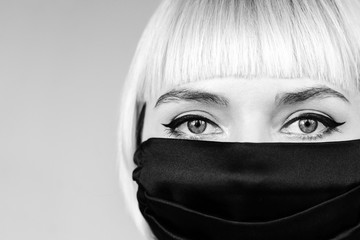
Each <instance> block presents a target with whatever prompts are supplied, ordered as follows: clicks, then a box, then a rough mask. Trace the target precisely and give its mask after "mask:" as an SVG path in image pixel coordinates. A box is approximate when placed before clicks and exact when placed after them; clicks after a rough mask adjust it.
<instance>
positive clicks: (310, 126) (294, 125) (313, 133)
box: [281, 112, 345, 140]
mask: <svg viewBox="0 0 360 240" xmlns="http://www.w3.org/2000/svg"><path fill="white" fill-rule="evenodd" d="M298 114H299V113H297V115H298ZM344 123H345V122H342V123H339V122H336V121H335V120H334V119H332V118H331V117H330V116H326V115H324V114H320V113H312V112H311V113H309V112H308V113H303V114H300V115H298V116H296V117H294V118H292V119H291V120H289V121H288V122H286V123H285V124H284V126H283V127H282V128H281V132H282V133H285V134H288V135H292V136H295V137H300V138H301V139H303V140H316V139H319V138H322V137H324V136H325V135H329V134H331V133H332V132H334V131H337V130H338V127H339V126H341V125H343V124H344Z"/></svg>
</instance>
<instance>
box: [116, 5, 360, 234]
mask: <svg viewBox="0 0 360 240" xmlns="http://www.w3.org/2000/svg"><path fill="white" fill-rule="evenodd" d="M359 13H360V1H359V0H164V1H163V2H162V3H161V5H160V6H159V8H158V9H157V11H156V12H155V14H154V15H153V17H152V18H151V20H150V22H149V24H148V26H147V27H146V29H145V31H144V33H143V35H142V37H141V39H140V42H139V44H138V47H137V50H136V53H135V56H134V58H133V61H132V64H131V67H130V70H129V73H128V76H127V79H126V81H125V84H124V87H123V93H122V100H121V108H120V124H119V176H120V183H121V187H122V189H123V192H124V196H125V199H126V203H127V206H128V208H129V210H130V212H131V215H132V216H133V217H134V219H135V222H136V224H137V226H138V227H139V229H140V230H141V231H142V232H143V233H144V234H146V235H148V234H151V233H150V231H149V229H148V227H147V224H146V222H145V220H144V219H143V217H142V215H141V214H140V211H139V210H138V203H137V200H136V190H137V185H136V183H134V182H133V181H132V177H131V173H132V171H133V170H134V168H135V164H134V162H133V154H134V151H135V148H136V139H135V132H136V122H137V118H138V115H139V108H140V107H141V105H142V104H143V103H144V102H147V101H149V99H153V98H154V97H156V95H157V94H159V92H160V91H161V90H162V89H164V88H165V87H169V86H175V85H178V84H183V83H187V82H191V81H197V80H203V79H210V78H214V77H230V76H231V77H239V78H256V77H272V78H289V79H291V78H312V79H319V80H325V81H328V82H330V83H332V84H335V85H338V86H340V87H342V88H344V89H349V88H351V89H359V81H358V79H359V64H360V18H359V17H358V14H359Z"/></svg>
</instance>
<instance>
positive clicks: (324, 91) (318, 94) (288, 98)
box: [275, 86, 350, 106]
mask: <svg viewBox="0 0 360 240" xmlns="http://www.w3.org/2000/svg"><path fill="white" fill-rule="evenodd" d="M329 97H335V98H339V99H341V100H343V101H344V102H346V103H349V102H350V101H349V100H348V99H347V98H346V97H345V96H344V95H343V94H341V93H339V92H338V91H335V90H334V89H331V88H329V87H326V86H319V87H310V88H306V89H303V90H300V91H296V92H286V93H279V94H277V95H276V97H275V102H276V103H277V105H278V106H279V105H290V104H296V103H301V102H305V101H308V100H312V99H314V98H316V99H324V98H329Z"/></svg>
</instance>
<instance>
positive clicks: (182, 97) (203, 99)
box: [155, 89, 229, 108]
mask: <svg viewBox="0 0 360 240" xmlns="http://www.w3.org/2000/svg"><path fill="white" fill-rule="evenodd" d="M178 101H188V102H199V103H203V104H216V105H219V106H223V107H227V106H228V105H229V100H228V99H227V98H225V97H223V96H220V95H217V94H214V93H209V92H204V91H199V90H190V89H180V90H171V91H170V92H167V93H165V94H164V95H162V96H160V98H159V99H158V100H157V102H156V104H155V108H156V107H158V106H159V105H161V104H164V103H169V102H178Z"/></svg>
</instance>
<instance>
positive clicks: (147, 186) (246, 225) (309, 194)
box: [133, 138, 360, 240]
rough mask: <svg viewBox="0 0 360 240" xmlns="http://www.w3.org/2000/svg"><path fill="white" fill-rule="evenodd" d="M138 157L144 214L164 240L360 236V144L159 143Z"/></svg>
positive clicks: (144, 146) (153, 142) (147, 146)
mask: <svg viewBox="0 0 360 240" xmlns="http://www.w3.org/2000/svg"><path fill="white" fill-rule="evenodd" d="M134 159H135V163H136V164H137V165H138V167H137V168H136V169H135V171H134V173H133V178H134V180H135V181H136V182H137V183H138V185H139V189H138V193H137V198H138V201H139V206H140V210H141V213H142V214H143V216H144V217H145V219H146V220H147V222H148V223H149V225H150V227H151V229H152V231H153V233H154V234H155V236H156V237H157V238H158V239H160V240H168V239H182V240H183V239H186V240H211V239H217V240H250V239H251V240H264V239H271V240H272V239H276V240H278V239H286V240H287V239H289V240H290V239H291V240H297V239H299V240H300V239H301V240H311V239H314V240H330V239H331V240H340V239H342V240H343V239H347V240H350V239H351V240H355V239H356V240H359V239H360V140H351V141H343V142H322V143H319V142H318V143H229V142H210V141H193V140H179V139H161V138H152V139H149V140H147V141H146V142H144V143H142V144H141V145H140V147H139V148H138V150H137V151H136V153H135V156H134Z"/></svg>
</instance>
